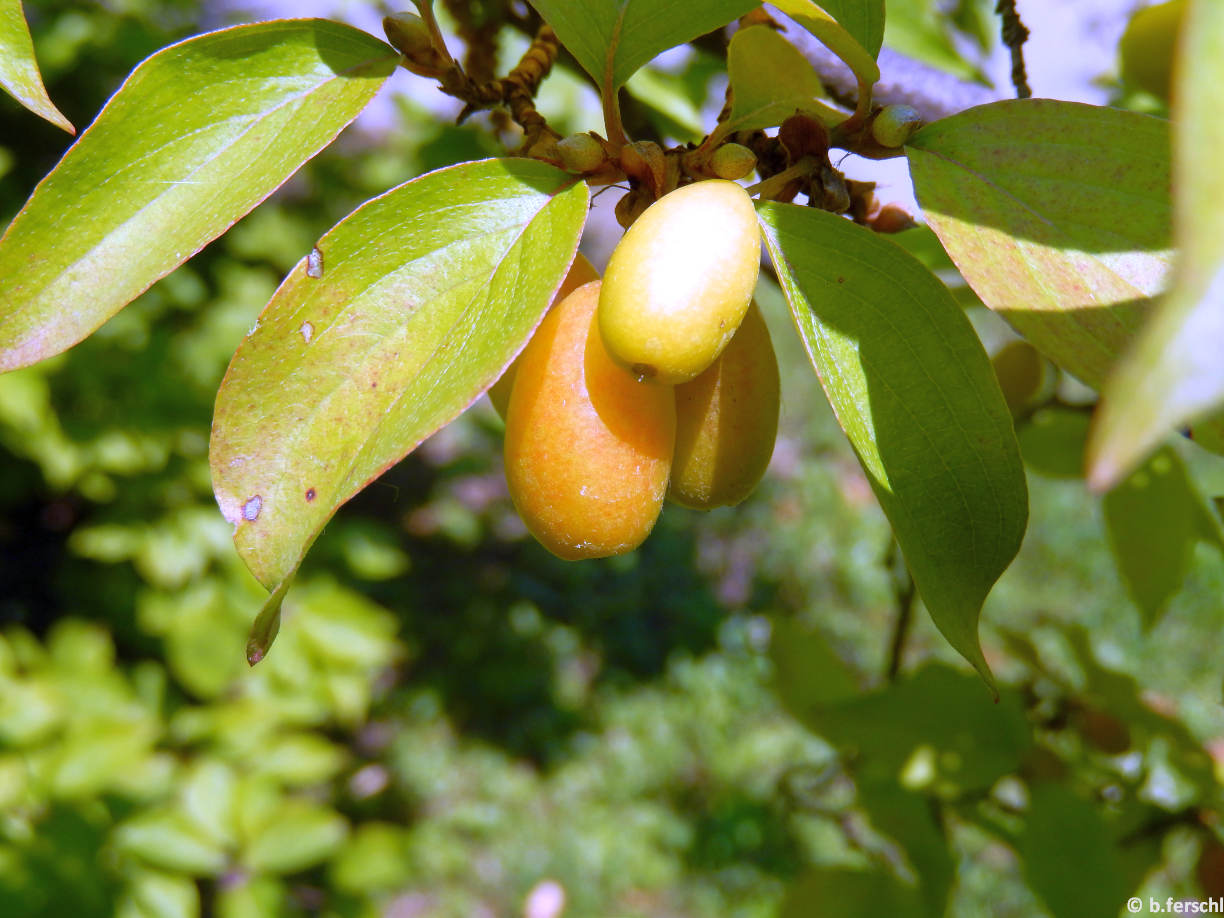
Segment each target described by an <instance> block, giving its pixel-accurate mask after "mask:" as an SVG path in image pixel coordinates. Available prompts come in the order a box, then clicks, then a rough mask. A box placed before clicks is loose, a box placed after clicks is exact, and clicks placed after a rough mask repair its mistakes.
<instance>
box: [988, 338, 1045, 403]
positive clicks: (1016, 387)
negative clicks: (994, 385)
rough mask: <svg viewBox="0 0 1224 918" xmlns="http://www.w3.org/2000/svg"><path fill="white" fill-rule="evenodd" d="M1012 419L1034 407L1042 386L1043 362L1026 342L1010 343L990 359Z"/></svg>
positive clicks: (1043, 382)
mask: <svg viewBox="0 0 1224 918" xmlns="http://www.w3.org/2000/svg"><path fill="white" fill-rule="evenodd" d="M990 364H991V366H992V367H994V371H995V377H996V378H997V379H998V380H999V388H1000V389H1001V390H1003V399H1004V401H1006V402H1007V407H1008V410H1010V411H1011V413H1012V417H1018V416H1019V415H1021V414H1023V413H1024V412H1025V410H1026V409H1027V408H1028V407H1029V406H1030V405H1032V404H1033V402H1034V401H1035V400H1036V398H1037V396H1038V395H1040V394H1041V391H1042V389H1043V388H1044V387H1045V378H1046V367H1045V360H1044V359H1043V358H1042V356H1041V354H1039V353H1038V352H1037V349H1036V348H1035V347H1033V346H1032V345H1031V344H1029V343H1028V342H1027V341H1011V342H1009V343H1008V344H1005V345H1004V346H1003V347H1002V348H1000V349H999V352H998V353H997V354H995V355H994V357H992V358H991V359H990Z"/></svg>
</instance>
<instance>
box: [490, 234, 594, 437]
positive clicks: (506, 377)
mask: <svg viewBox="0 0 1224 918" xmlns="http://www.w3.org/2000/svg"><path fill="white" fill-rule="evenodd" d="M597 280H599V272H598V271H596V270H595V266H594V265H592V264H591V263H590V262H589V261H587V257H586V256H585V255H583V254H582V253H581V252H579V253H578V254H577V255H576V256H574V263H573V264H572V265H570V269H569V273H568V274H566V275H565V280H563V281H561V286H560V288H558V290H557V295H556V296H554V297H553V301H552V303H550V304H549V307H548V308H549V309H552V308H553V307H554V306H556V305H557V304H558V303H560V302H561V301H562V300H563V299H565V298H566V297H567V296H569V295H570V294H571V293H573V292H574V291H575V290H577V289H578V288H579V287H581V286H582V285H583V284H589V283H590V282H591V281H597ZM518 362H519V358H517V357H516V358H514V362H513V363H511V364H510V366H508V367H506V372H504V373H502V375H501V379H499V380H498V381H497V382H495V383H493V385H492V386H490V387H489V401H491V402H492V403H493V407H494V408H496V409H497V413H498V414H499V415H501V419H502V420H503V421H504V420H505V419H506V407H507V406H508V405H509V404H510V390H511V389H512V388H514V376H515V373H516V372H517V371H518Z"/></svg>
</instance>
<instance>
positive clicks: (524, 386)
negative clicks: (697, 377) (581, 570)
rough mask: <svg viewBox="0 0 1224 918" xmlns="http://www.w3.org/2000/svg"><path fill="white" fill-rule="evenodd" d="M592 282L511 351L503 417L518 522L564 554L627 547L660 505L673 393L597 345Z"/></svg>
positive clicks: (595, 554)
mask: <svg viewBox="0 0 1224 918" xmlns="http://www.w3.org/2000/svg"><path fill="white" fill-rule="evenodd" d="M599 287H600V285H599V283H598V282H595V283H591V284H586V285H585V286H582V287H579V288H578V289H577V290H575V291H574V292H573V293H571V294H570V295H569V296H567V297H566V298H565V299H564V300H562V301H561V302H560V303H558V304H557V305H556V307H555V308H554V309H552V310H550V311H549V313H548V315H546V316H545V317H544V321H543V322H542V323H541V324H540V327H539V329H537V331H536V333H535V335H534V336H533V337H532V339H531V341H529V342H528V344H527V347H526V349H524V351H523V354H522V356H521V358H520V360H519V368H518V374H517V376H516V378H515V381H514V389H513V391H512V392H511V394H510V410H509V412H508V414H507V417H506V441H505V460H506V483H507V485H508V486H509V489H510V497H511V498H512V499H513V500H514V505H515V507H516V508H518V512H519V515H520V516H521V517H522V518H523V522H524V523H525V524H526V525H527V528H528V529H529V530H530V531H531V534H532V535H534V536H535V537H536V538H537V539H538V540H539V541H540V543H541V544H542V545H543V546H544V547H545V548H547V549H548V550H549V551H551V552H552V553H553V554H555V555H557V556H558V557H560V558H564V559H566V560H570V561H572V560H578V559H580V558H602V557H606V556H608V555H618V554H623V553H624V552H627V551H632V550H633V549H634V548H636V547H637V546H638V545H640V544H641V543H642V541H643V540H644V539H645V538H646V536H647V535H649V534H650V530H651V529H652V528H653V527H654V524H655V520H656V519H658V516H659V511H660V510H661V509H662V506H663V498H664V496H665V495H666V493H667V479H668V474H669V472H670V471H671V459H672V453H673V451H674V449H675V443H676V399H675V394H674V392H673V391H672V389H670V388H668V387H665V386H644V385H641V384H640V383H638V382H637V381H635V380H634V379H633V377H632V376H630V375H629V374H628V373H626V372H625V370H624V369H622V368H621V367H620V366H618V365H617V364H616V363H615V362H614V361H613V360H612V358H611V357H609V356H608V353H607V351H606V350H605V349H604V346H603V342H602V340H601V339H600V337H599V331H598V326H597V324H596V321H595V310H596V306H597V305H598V303H599Z"/></svg>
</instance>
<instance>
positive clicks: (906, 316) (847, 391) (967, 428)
mask: <svg viewBox="0 0 1224 918" xmlns="http://www.w3.org/2000/svg"><path fill="white" fill-rule="evenodd" d="M759 212H760V217H761V223H762V226H763V228H764V231H765V232H764V235H765V241H766V245H767V246H768V248H769V254H770V257H771V258H772V259H773V262H774V266H775V268H776V269H777V272H778V277H779V280H780V281H781V283H782V287H783V289H784V291H785V293H786V296H787V299H788V301H789V302H790V305H791V310H792V312H793V314H794V317H795V322H796V325H797V326H798V328H799V333H800V337H801V338H802V339H803V342H804V345H805V347H806V348H807V351H808V356H809V357H810V358H811V360H812V364H813V366H814V367H815V368H816V372H817V374H818V375H819V376H820V380H821V384H822V385H823V386H824V390H825V394H826V395H827V396H828V398H829V401H830V402H831V403H832V405H833V408H834V411H835V412H836V413H837V417H838V421H839V423H840V424H841V426H842V429H843V430H844V431H845V432H846V435H847V436H848V437H849V439H850V442H851V444H852V445H853V446H854V449H855V451H856V453H857V454H858V457H859V461H860V462H861V463H862V464H863V468H864V470H865V471H866V473H867V477H868V480H869V481H870V482H871V486H872V489H873V490H874V491H875V494H876V497H877V498H878V499H879V501H880V504H881V506H882V507H883V509H884V512H885V513H886V514H887V515H888V518H889V521H890V522H891V523H892V526H893V531H894V532H895V534H896V537H897V541H898V542H899V543H900V545H901V549H902V551H903V553H904V555H905V560H906V563H907V564H908V565H909V568H910V571H911V572H912V573H913V576H914V581H915V583H916V584H917V586H918V591H919V593H920V595H921V596H922V599H923V601H924V602H925V603H926V606H927V608H928V609H929V610H930V612H931V617H932V618H933V619H934V620H935V623H936V624H937V625H938V626H939V629H940V630H941V631H942V632H943V633H944V636H945V637H947V639H948V640H949V642H950V643H951V644H952V646H953V647H955V648H956V649H957V650H958V651H959V652H960V653H961V654H963V655H964V656H965V658H966V659H968V660H969V661H970V662H971V663H973V664H974V666H975V667H976V668H977V669H978V671H979V672H980V673H981V674H982V675H983V677H985V678H987V679H988V680H989V678H990V677H989V670H988V668H987V666H986V661H985V659H984V658H983V657H982V653H981V648H980V646H979V644H978V636H977V623H978V615H979V613H980V611H981V607H982V602H983V601H984V600H985V598H986V594H987V593H988V592H989V591H990V588H991V586H992V585H993V584H994V582H995V580H996V579H997V578H998V577H999V575H1000V574H1001V573H1002V572H1003V571H1004V569H1005V568H1006V567H1007V566H1008V564H1010V563H1011V560H1012V558H1013V557H1015V554H1016V551H1017V550H1018V549H1019V547H1020V541H1021V538H1022V537H1023V535H1024V528H1025V524H1026V522H1027V518H1028V496H1027V490H1026V486H1025V480H1024V469H1023V467H1022V465H1021V462H1020V454H1019V448H1018V447H1017V445H1016V438H1015V434H1014V432H1013V430H1012V422H1011V415H1010V414H1009V412H1008V410H1007V405H1006V403H1005V402H1004V401H1003V395H1002V393H1001V392H1000V391H999V385H998V382H997V381H996V380H995V376H994V371H993V370H992V369H991V366H990V361H989V359H988V358H987V356H986V353H985V351H984V350H983V349H982V345H981V342H980V341H979V340H978V337H977V335H976V334H975V333H974V331H973V327H972V326H971V325H970V324H969V320H968V319H966V318H965V315H964V312H963V311H962V310H961V308H960V307H959V306H958V305H957V304H956V302H955V300H953V299H952V296H951V294H949V293H948V291H947V288H945V287H944V286H943V284H941V283H940V282H939V281H938V280H937V279H936V278H935V276H934V275H932V274H931V272H930V271H928V270H927V269H926V268H924V267H923V266H922V265H921V264H920V263H919V262H917V261H916V260H915V259H914V258H913V257H912V256H911V255H909V254H908V253H907V252H905V251H904V250H903V249H901V248H900V247H898V246H896V245H894V244H892V243H891V242H889V241H888V240H885V239H881V238H879V237H878V236H876V235H875V234H873V233H871V232H870V231H868V230H866V229H864V228H863V227H861V226H857V225H855V224H853V223H850V222H849V221H847V220H843V219H841V218H840V217H836V216H834V215H832V214H827V213H824V212H821V211H817V210H814V209H812V208H808V207H799V206H795V205H783V204H772V203H766V204H762V205H761V207H760V211H759Z"/></svg>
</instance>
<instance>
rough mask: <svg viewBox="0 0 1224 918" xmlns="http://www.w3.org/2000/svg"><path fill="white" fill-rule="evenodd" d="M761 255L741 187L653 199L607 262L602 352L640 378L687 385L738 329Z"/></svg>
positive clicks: (709, 185)
mask: <svg viewBox="0 0 1224 918" xmlns="http://www.w3.org/2000/svg"><path fill="white" fill-rule="evenodd" d="M760 259H761V236H760V230H759V229H758V227H757V219H756V211H755V210H754V208H753V205H752V199H751V198H750V197H749V196H748V194H747V192H745V191H744V189H743V188H741V187H740V186H739V185H737V184H735V183H734V182H728V181H724V180H722V179H711V180H709V181H704V182H697V183H695V184H692V185H685V186H684V187H683V188H679V189H677V190H676V191H673V192H672V193H671V194H669V195H666V196H665V197H663V198H660V199H659V200H658V201H656V202H655V203H654V204H652V205H651V206H650V207H649V208H647V209H646V211H645V212H644V213H643V214H642V215H641V216H640V217H639V218H638V220H637V222H636V223H634V224H633V225H632V226H631V227H630V228H629V230H628V231H627V232H626V233H625V236H624V238H623V239H621V241H620V243H619V244H618V245H617V246H616V248H615V250H613V252H612V257H611V258H610V259H609V261H608V270H607V271H606V272H605V274H604V284H603V294H602V295H601V296H600V302H599V329H600V332H601V333H602V334H603V340H604V343H605V344H606V345H607V347H608V352H609V353H611V354H612V356H613V357H614V358H615V359H616V360H618V361H619V362H620V363H621V364H622V365H623V366H624V367H626V368H627V369H628V370H629V371H630V372H632V373H633V374H634V375H635V376H637V377H638V378H640V379H644V380H651V381H654V382H661V383H682V382H688V381H689V380H690V379H693V378H694V377H696V376H697V375H698V374H700V373H701V372H702V371H704V370H705V368H706V367H708V366H709V365H710V364H711V363H713V362H714V358H715V357H717V356H718V355H719V353H720V352H721V351H722V349H723V348H724V347H725V346H726V344H727V342H728V341H730V340H731V336H732V335H733V334H735V330H736V328H738V327H739V323H740V321H741V320H742V319H743V317H744V313H745V311H747V309H748V303H749V302H750V300H751V299H752V291H753V288H754V287H755V286H756V281H757V273H758V271H759V269H760Z"/></svg>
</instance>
